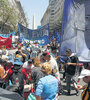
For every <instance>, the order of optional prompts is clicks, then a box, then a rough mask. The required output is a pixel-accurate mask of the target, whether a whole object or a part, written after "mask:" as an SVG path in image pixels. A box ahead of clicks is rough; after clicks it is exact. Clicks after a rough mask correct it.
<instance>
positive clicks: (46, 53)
mask: <svg viewBox="0 0 90 100" xmlns="http://www.w3.org/2000/svg"><path fill="white" fill-rule="evenodd" d="M42 55H43V56H46V55H50V53H49V52H48V51H45V52H43V54H42Z"/></svg>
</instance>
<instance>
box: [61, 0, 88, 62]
mask: <svg viewBox="0 0 90 100" xmlns="http://www.w3.org/2000/svg"><path fill="white" fill-rule="evenodd" d="M68 48H69V49H71V50H72V52H74V53H76V55H77V56H78V58H79V61H83V62H90V0H65V3H64V11H63V21H62V32H61V48H60V53H61V55H64V54H65V50H66V49H68Z"/></svg>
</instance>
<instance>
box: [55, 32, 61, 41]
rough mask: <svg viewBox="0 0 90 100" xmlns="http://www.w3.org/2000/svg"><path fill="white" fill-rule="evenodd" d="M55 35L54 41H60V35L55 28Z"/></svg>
mask: <svg viewBox="0 0 90 100" xmlns="http://www.w3.org/2000/svg"><path fill="white" fill-rule="evenodd" d="M55 37H56V41H57V42H58V43H60V36H59V34H58V32H57V31H56V30H55Z"/></svg>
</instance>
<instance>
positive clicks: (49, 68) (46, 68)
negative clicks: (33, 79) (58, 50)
mask: <svg viewBox="0 0 90 100" xmlns="http://www.w3.org/2000/svg"><path fill="white" fill-rule="evenodd" d="M41 71H43V72H45V73H46V74H51V73H52V65H51V64H50V63H49V62H46V63H44V64H42V67H41Z"/></svg>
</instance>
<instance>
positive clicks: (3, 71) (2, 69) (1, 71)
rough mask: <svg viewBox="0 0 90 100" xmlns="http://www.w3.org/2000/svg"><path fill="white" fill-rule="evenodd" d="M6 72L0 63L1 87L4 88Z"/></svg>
mask: <svg viewBox="0 0 90 100" xmlns="http://www.w3.org/2000/svg"><path fill="white" fill-rule="evenodd" d="M4 73H5V70H4V67H3V66H2V65H0V87H1V88H3V85H4V80H3V77H4Z"/></svg>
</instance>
